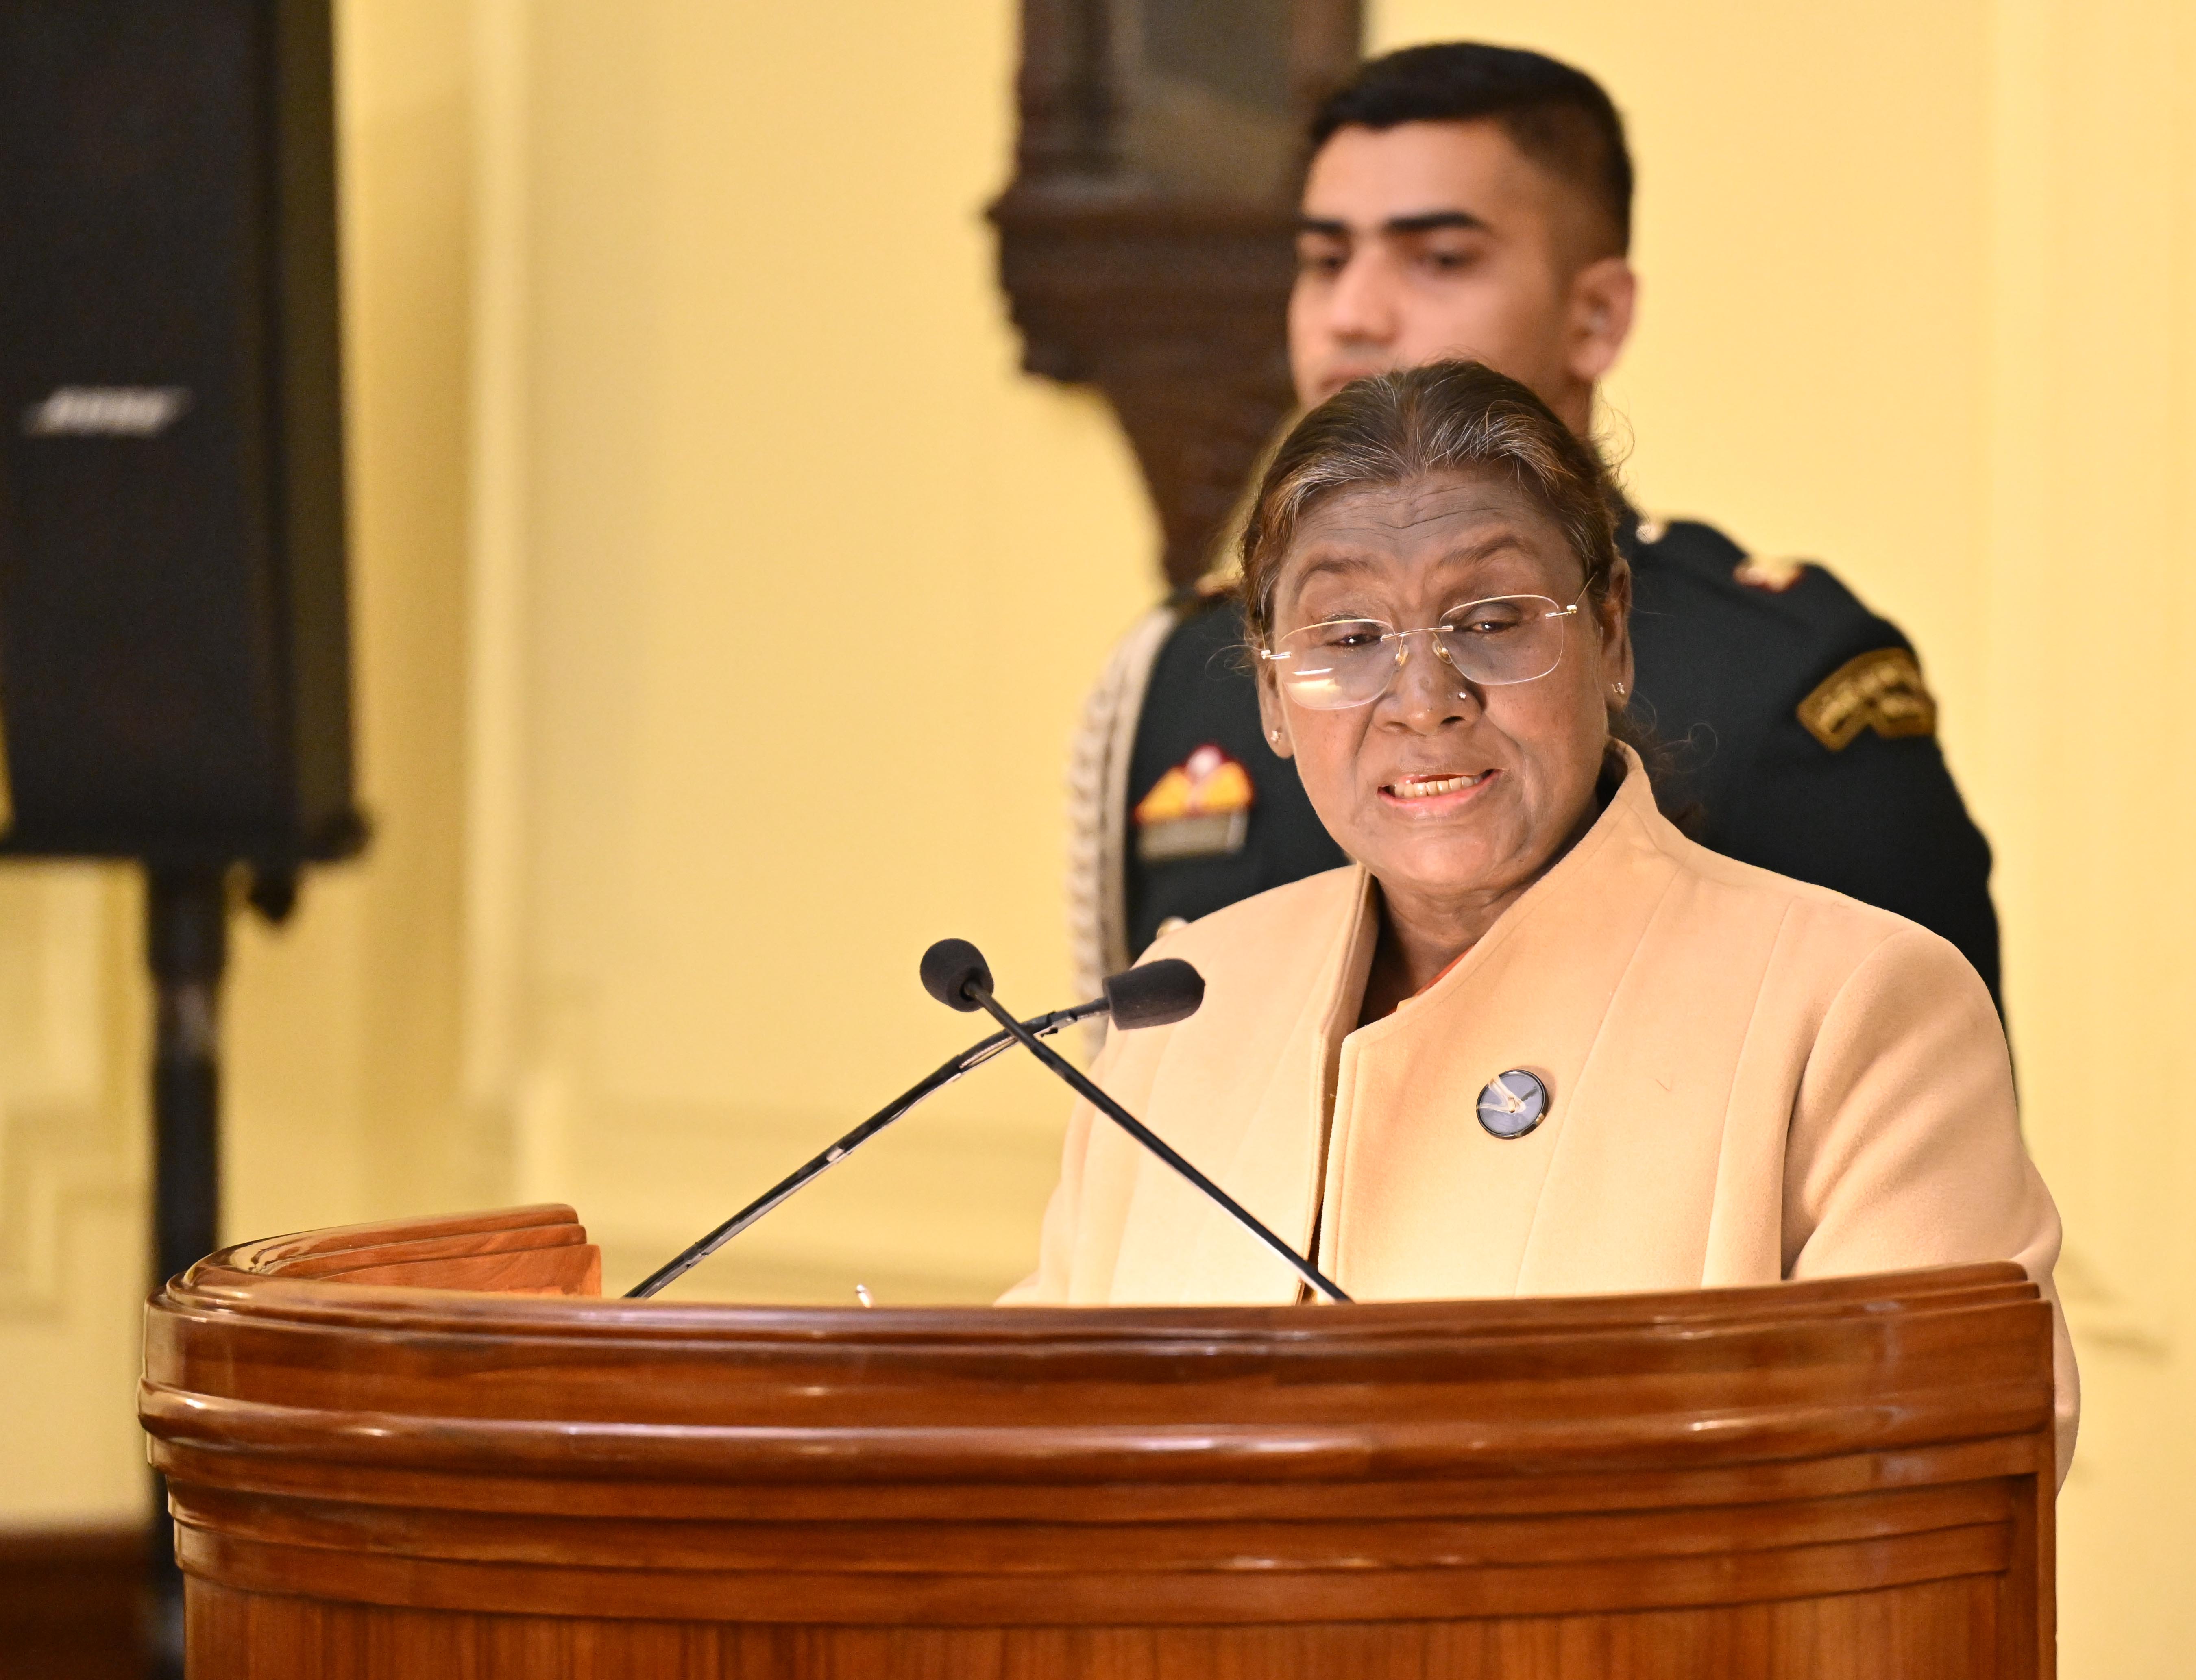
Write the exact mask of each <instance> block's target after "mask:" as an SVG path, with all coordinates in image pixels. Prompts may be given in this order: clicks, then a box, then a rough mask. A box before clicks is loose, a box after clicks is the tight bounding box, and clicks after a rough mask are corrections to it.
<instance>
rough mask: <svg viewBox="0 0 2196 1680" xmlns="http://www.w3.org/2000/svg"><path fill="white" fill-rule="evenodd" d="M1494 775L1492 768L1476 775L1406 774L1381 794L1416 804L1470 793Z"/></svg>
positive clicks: (1400, 801)
mask: <svg viewBox="0 0 2196 1680" xmlns="http://www.w3.org/2000/svg"><path fill="white" fill-rule="evenodd" d="M1493 776H1494V771H1491V770H1482V771H1480V772H1479V773H1478V774H1477V775H1476V776H1403V777H1401V778H1400V779H1399V780H1396V781H1394V782H1389V783H1387V784H1386V785H1385V786H1384V787H1383V788H1381V789H1380V796H1381V797H1382V798H1383V799H1389V800H1396V802H1397V803H1398V804H1402V805H1416V804H1419V802H1420V801H1422V800H1439V799H1443V798H1446V797H1448V796H1449V795H1452V794H1470V793H1471V792H1472V791H1473V790H1475V789H1477V788H1482V787H1484V786H1485V785H1486V784H1487V782H1488V781H1489V780H1490V779H1491V778H1492V777H1493Z"/></svg>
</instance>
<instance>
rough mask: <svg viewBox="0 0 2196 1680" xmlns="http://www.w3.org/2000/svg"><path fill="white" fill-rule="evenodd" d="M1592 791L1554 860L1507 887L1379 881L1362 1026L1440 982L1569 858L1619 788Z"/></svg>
mask: <svg viewBox="0 0 2196 1680" xmlns="http://www.w3.org/2000/svg"><path fill="white" fill-rule="evenodd" d="M1604 780H1606V778H1604ZM1594 791H1595V798H1594V800H1593V801H1592V803H1591V804H1590V805H1588V806H1587V808H1586V811H1585V813H1584V814H1583V815H1582V816H1581V817H1580V818H1579V821H1578V823H1577V826H1576V827H1575V828H1573V829H1572V830H1571V832H1570V833H1569V834H1567V835H1565V836H1564V838H1563V844H1562V845H1561V846H1557V848H1556V851H1555V853H1554V855H1553V856H1552V857H1550V858H1549V859H1548V860H1547V861H1546V863H1543V864H1541V865H1540V868H1539V869H1535V870H1534V871H1533V872H1532V873H1531V874H1530V875H1527V876H1525V877H1524V878H1523V879H1522V880H1517V881H1516V882H1514V883H1513V884H1511V885H1510V886H1506V887H1503V888H1500V889H1498V890H1496V891H1494V892H1465V893H1460V894H1458V895H1456V896H1455V897H1453V898H1452V897H1445V896H1444V897H1436V896H1433V895H1428V894H1420V893H1416V892H1411V891H1409V890H1408V889H1406V890H1404V891H1401V892H1396V891H1392V890H1390V888H1389V886H1387V885H1386V884H1384V882H1382V881H1380V880H1378V877H1375V879H1374V880H1373V895H1372V904H1373V912H1374V914H1375V915H1378V917H1379V918H1380V936H1379V942H1378V944H1376V945H1374V946H1373V948H1372V969H1371V971H1370V972H1369V973H1367V975H1366V977H1365V1001H1364V1002H1363V1003H1362V1005H1361V1006H1360V1007H1359V1009H1358V1013H1357V1024H1358V1025H1360V1026H1363V1025H1366V1024H1367V1023H1368V1022H1371V1021H1377V1020H1379V1019H1383V1018H1384V1017H1385V1016H1388V1015H1392V1014H1394V1013H1396V1007H1397V1006H1398V1005H1400V1004H1401V1003H1402V1002H1404V1000H1405V999H1407V998H1413V997H1416V996H1418V995H1419V993H1420V992H1422V991H1424V990H1425V989H1426V988H1427V987H1428V986H1430V985H1431V984H1433V983H1434V982H1435V981H1436V980H1437V979H1440V978H1441V977H1442V974H1443V973H1446V972H1447V971H1448V969H1449V968H1450V967H1453V966H1454V965H1455V964H1456V963H1457V962H1459V961H1461V960H1462V959H1463V956H1464V954H1465V952H1466V951H1468V950H1471V948H1472V947H1473V946H1474V945H1476V944H1478V943H1479V942H1480V940H1481V938H1483V937H1484V936H1485V934H1486V932H1487V931H1488V929H1489V928H1490V927H1494V924H1495V923H1496V922H1497V921H1500V920H1501V919H1502V916H1503V915H1504V913H1505V911H1507V910H1508V909H1509V908H1510V907H1511V905H1512V904H1516V903H1517V901H1518V900H1519V899H1520V898H1523V897H1524V896H1525V894H1526V893H1527V892H1529V891H1530V890H1531V889H1532V886H1533V884H1534V882H1535V881H1537V880H1540V877H1541V876H1542V875H1546V874H1547V872H1548V871H1549V870H1550V869H1553V868H1554V867H1555V866H1556V865H1557V863H1560V862H1561V861H1562V860H1563V858H1564V857H1567V856H1568V855H1569V852H1570V849H1571V848H1572V847H1573V846H1576V845H1577V844H1578V843H1579V841H1580V840H1581V839H1582V838H1583V837H1584V836H1585V834H1586V830H1587V829H1589V828H1592V826H1593V824H1594V821H1595V819H1596V818H1598V817H1599V816H1600V815H1601V813H1602V811H1603V809H1604V807H1605V806H1606V805H1607V804H1608V801H1609V796H1610V795H1612V794H1614V793H1615V785H1614V783H1609V786H1608V789H1607V792H1606V793H1604V789H1603V788H1602V787H1601V786H1597V787H1596V788H1595V790H1594Z"/></svg>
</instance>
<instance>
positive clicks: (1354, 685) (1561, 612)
mask: <svg viewBox="0 0 2196 1680" xmlns="http://www.w3.org/2000/svg"><path fill="white" fill-rule="evenodd" d="M1569 616H1571V609H1565V608H1563V607H1562V606H1560V605H1559V604H1557V603H1556V602H1555V601H1552V600H1551V599H1550V598H1548V597H1546V596H1545V595H1504V596H1500V597H1497V598H1494V599H1493V600H1488V601H1474V602H1472V603H1470V604H1469V605H1466V606H1463V607H1459V608H1458V609H1455V610H1454V611H1453V612H1451V613H1449V614H1448V615H1445V616H1444V617H1443V618H1442V621H1441V623H1440V624H1438V625H1436V626H1430V628H1429V629H1428V630H1426V631H1416V630H1410V631H1405V630H1398V629H1396V627H1395V626H1393V625H1390V624H1386V623H1384V622H1382V621H1380V620H1378V619H1372V618H1358V619H1332V620H1329V621H1326V622H1325V623H1322V624H1314V625H1309V626H1305V627H1304V628H1303V629H1302V630H1292V631H1291V632H1289V633H1288V634H1287V635H1286V636H1284V637H1282V638H1280V643H1279V644H1278V646H1277V647H1276V648H1275V649H1274V654H1275V656H1276V663H1277V665H1278V667H1279V670H1278V673H1277V674H1278V675H1279V676H1280V682H1281V686H1282V687H1283V688H1284V689H1285V690H1287V692H1288V696H1289V698H1290V699H1291V700H1292V701H1295V702H1296V703H1297V705H1299V706H1305V707H1311V708H1313V709H1314V710H1316V711H1337V710H1339V709H1341V708H1342V707H1348V706H1362V705H1365V704H1367V702H1368V701H1374V700H1378V698H1379V697H1380V696H1382V695H1383V694H1384V693H1386V692H1387V690H1388V685H1389V684H1390V683H1392V682H1393V681H1394V680H1395V678H1396V672H1397V671H1398V670H1399V669H1401V666H1402V663H1403V660H1404V657H1405V648H1406V644H1407V642H1408V641H1409V640H1410V638H1413V637H1414V636H1419V635H1423V634H1430V635H1431V636H1433V637H1434V638H1435V645H1436V647H1437V648H1438V649H1439V650H1440V653H1441V656H1442V658H1443V659H1445V660H1446V661H1448V664H1449V665H1450V666H1451V667H1453V669H1454V670H1455V672H1456V673H1457V675H1459V677H1461V678H1464V679H1465V681H1466V682H1469V683H1477V684H1482V685H1483V686H1487V687H1500V686H1503V685H1505V684H1511V683H1529V682H1531V681H1533V680H1534V678H1540V677H1545V676H1546V675H1547V674H1548V673H1549V672H1551V671H1552V670H1554V669H1555V668H1556V666H1557V661H1560V660H1561V659H1562V657H1563V621H1564V620H1565V619H1566V618H1568V617H1569Z"/></svg>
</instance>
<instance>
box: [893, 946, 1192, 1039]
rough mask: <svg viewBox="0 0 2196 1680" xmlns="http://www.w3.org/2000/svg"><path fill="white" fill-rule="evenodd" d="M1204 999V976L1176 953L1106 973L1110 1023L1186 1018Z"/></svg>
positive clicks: (1141, 1023) (1158, 1023)
mask: <svg viewBox="0 0 2196 1680" xmlns="http://www.w3.org/2000/svg"><path fill="white" fill-rule="evenodd" d="M977 960H978V961H982V959H981V958H979V959H977ZM926 961H927V959H926ZM1202 1002H1205V976H1204V975H1202V974H1200V973H1198V972H1197V970H1195V969H1194V968H1193V967H1190V966H1189V965H1188V963H1187V962H1184V961H1182V959H1181V958H1180V957H1178V956H1169V957H1163V958H1161V959H1160V960H1159V961H1157V962H1146V963H1141V964H1140V965H1138V966H1137V967H1134V968H1124V969H1123V970H1122V971H1121V972H1120V973H1118V974H1108V975H1107V977H1106V1007H1107V1009H1109V1010H1110V1011H1111V1012H1112V1016H1113V1025H1115V1026H1117V1027H1121V1028H1124V1029H1125V1030H1127V1031H1135V1030H1136V1028H1138V1027H1152V1026H1165V1025H1167V1024H1168V1023H1169V1022H1170V1021H1180V1020H1187V1019H1188V1018H1189V1017H1190V1016H1192V1015H1194V1014H1195V1013H1197V1006H1198V1005H1199V1004H1200V1003H1202Z"/></svg>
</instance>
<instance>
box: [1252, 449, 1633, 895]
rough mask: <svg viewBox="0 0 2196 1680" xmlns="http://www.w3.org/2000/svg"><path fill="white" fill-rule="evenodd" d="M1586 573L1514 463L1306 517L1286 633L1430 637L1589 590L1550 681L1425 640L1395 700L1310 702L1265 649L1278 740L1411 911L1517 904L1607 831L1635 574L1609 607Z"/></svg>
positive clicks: (1345, 838)
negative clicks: (1461, 619)
mask: <svg viewBox="0 0 2196 1680" xmlns="http://www.w3.org/2000/svg"><path fill="white" fill-rule="evenodd" d="M1584 583H1585V573H1584V569H1583V568H1582V567H1581V565H1580V563H1579V562H1578V561H1577V560H1576V559H1575V557H1573V556H1572V554H1571V552H1570V549H1569V545H1568V544H1567V543H1566V542H1565V540H1564V539H1563V534H1562V532H1561V531H1560V530H1559V529H1558V528H1557V527H1556V525H1555V524H1554V523H1553V522H1552V521H1551V520H1549V519H1548V518H1547V517H1546V516H1545V515H1543V514H1542V513H1540V511H1539V510H1538V509H1537V508H1535V507H1534V505H1532V503H1531V502H1530V501H1529V499H1527V497H1526V496H1525V495H1524V494H1523V492H1522V491H1520V490H1519V489H1518V488H1517V487H1516V485H1515V484H1514V483H1512V482H1511V481H1510V479H1509V477H1508V476H1507V475H1506V474H1494V473H1485V474H1480V473H1474V474H1471V475H1462V474H1445V475H1442V476H1437V477H1434V478H1429V479H1424V480H1420V481H1419V482H1416V483H1413V484H1409V485H1405V486H1401V487H1394V488H1370V489H1365V490H1360V491H1353V492H1349V493H1347V494H1343V495H1339V496H1337V497H1335V498H1334V499H1332V500H1331V501H1328V502H1326V503H1323V504H1321V505H1319V506H1317V507H1315V509H1314V510H1313V511H1312V513H1311V515H1310V516H1309V517H1308V518H1306V519H1305V520H1304V522H1303V525H1302V527H1301V528H1300V529H1299V531H1298V533H1297V539H1296V541H1295V542H1294V543H1293V544H1292V546H1291V548H1290V551H1289V553H1288V555H1287V557H1286V560H1285V561H1284V562H1283V564H1282V567H1281V569H1280V576H1279V579H1278V582H1277V585H1276V588H1275V591H1274V636H1275V638H1276V640H1277V641H1278V640H1279V639H1280V638H1281V637H1283V636H1285V635H1286V634H1287V633H1288V632H1291V631H1292V630H1300V629H1303V628H1304V627H1305V626H1309V625H1314V624H1318V623H1321V622H1324V621H1331V620H1335V619H1350V618H1366V619H1380V620H1384V621H1386V622H1387V623H1388V624H1389V625H1390V626H1395V627H1396V628H1398V629H1414V628H1417V627H1418V626H1423V625H1432V624H1437V623H1440V622H1442V620H1443V618H1444V617H1445V615H1448V613H1450V612H1451V611H1452V609H1455V608H1457V607H1459V606H1461V605H1464V604H1465V603H1470V602H1473V601H1477V600H1482V599H1485V598H1488V597H1490V596H1506V595H1541V596H1546V597H1547V598H1549V599H1550V600H1551V601H1552V602H1554V603H1557V604H1558V605H1563V604H1568V603H1570V602H1571V601H1573V600H1580V601H1581V610H1580V612H1579V613H1578V614H1577V615H1575V617H1572V618H1569V619H1565V620H1562V621H1558V622H1557V626H1555V627H1556V628H1557V629H1558V630H1559V632H1560V636H1561V650H1560V653H1559V655H1557V665H1556V667H1555V668H1554V669H1553V670H1552V671H1550V672H1549V673H1547V674H1546V676H1543V677H1540V678H1534V680H1532V681H1530V682H1519V683H1505V684H1494V685H1488V686H1483V687H1482V686H1481V685H1479V684H1475V683H1471V682H1467V681H1465V680H1464V679H1462V678H1459V676H1458V674H1457V673H1456V672H1455V671H1454V670H1453V668H1452V667H1450V666H1448V664H1446V663H1444V662H1443V661H1442V660H1441V659H1439V658H1438V657H1436V656H1435V655H1434V652H1433V649H1432V645H1431V642H1430V638H1425V637H1419V638H1413V639H1412V640H1411V641H1410V642H1409V643H1408V644H1407V649H1408V652H1407V658H1406V659H1405V660H1404V662H1403V666H1402V669H1401V673H1399V674H1398V675H1397V677H1396V680H1395V682H1394V684H1392V686H1390V689H1389V690H1388V691H1387V693H1386V694H1384V695H1383V696H1381V697H1380V698H1379V699H1378V700H1376V701H1372V702H1371V703H1369V704H1367V705H1361V706H1355V707H1347V708H1345V709H1342V710H1337V711H1322V710H1315V709H1312V708H1309V707H1303V706H1300V705H1298V704H1297V703H1296V702H1295V701H1292V700H1291V699H1290V698H1289V696H1288V695H1287V693H1286V690H1283V689H1282V688H1281V687H1280V685H1279V684H1278V683H1277V681H1276V680H1275V678H1274V666H1273V665H1272V664H1271V663H1270V662H1267V661H1261V664H1262V667H1263V668H1262V670H1261V673H1260V681H1259V702H1260V705H1261V707H1263V711H1264V714H1265V723H1266V728H1267V730H1268V739H1272V738H1273V737H1274V735H1275V734H1276V733H1278V736H1279V739H1278V741H1276V742H1275V748H1276V750H1277V751H1279V752H1280V753H1281V754H1282V755H1283V756H1284V757H1293V758H1294V759H1296V761H1297V771H1298V772H1299V773H1300V774H1301V775H1302V776H1303V785H1304V792H1305V793H1306V794H1309V796H1310V799H1311V803H1312V808H1313V809H1314V810H1315V811H1317V812H1318V813H1319V817H1320V822H1322V823H1325V824H1326V828H1327V832H1328V833H1330V834H1332V835H1333V836H1334V838H1335V840H1336V842H1337V843H1338V844H1339V845H1340V846H1341V847H1342V848H1343V850H1344V851H1345V852H1348V853H1349V855H1350V856H1351V857H1355V858H1356V859H1358V860H1359V861H1360V862H1361V863H1364V864H1365V865H1366V866H1367V868H1369V869H1371V870H1372V873H1373V875H1375V876H1376V877H1377V878H1378V880H1379V882H1380V884H1381V887H1382V890H1383V892H1384V893H1385V894H1387V896H1388V897H1389V898H1390V900H1391V901H1392V903H1393V906H1394V908H1396V909H1399V910H1408V911H1411V912H1413V913H1418V914H1423V915H1431V916H1434V917H1452V916H1456V915H1464V916H1467V917H1470V918H1471V919H1473V920H1478V919H1481V918H1482V916H1483V915H1492V914H1499V912H1500V909H1501V907H1502V906H1503V905H1505V904H1507V903H1508V901H1509V900H1510V899H1511V898H1514V897H1515V896H1516V895H1517V894H1518V893H1520V892H1523V891H1524V889H1525V888H1526V887H1528V886H1530V885H1531V884H1532V882H1533V881H1534V880H1535V879H1537V878H1538V877H1539V875H1540V873H1541V871H1542V870H1544V869H1546V868H1547V867H1548V865H1549V864H1550V863H1552V862H1553V861H1554V860H1555V859H1556V858H1557V857H1558V856H1559V855H1560V854H1561V853H1562V852H1563V850H1564V848H1565V847H1566V846H1568V845H1569V842H1570V841H1571V840H1573V839H1574V838H1575V836H1576V835H1578V834H1581V833H1582V832H1584V830H1585V828H1586V826H1587V825H1588V824H1589V823H1591V821H1592V816H1593V813H1594V811H1595V805H1594V801H1593V788H1594V783H1595V781H1596V780H1597V778H1598V776H1599V774H1600V771H1601V764H1602V755H1603V753H1604V748H1605V747H1606V745H1607V742H1608V740H1609V701H1610V697H1611V691H1612V687H1613V685H1614V684H1617V683H1623V684H1627V686H1628V685H1629V684H1630V682H1631V679H1632V669H1631V663H1632V658H1631V648H1630V643H1629V641H1628V639H1627V636H1626V632H1625V626H1624V611H1625V608H1626V606H1627V603H1628V597H1629V578H1628V576H1624V575H1620V576H1619V577H1618V578H1617V579H1616V580H1615V584H1614V586H1613V588H1612V591H1611V597H1612V598H1611V599H1610V601H1609V603H1608V604H1607V605H1606V607H1604V608H1602V609H1597V608H1596V607H1595V606H1594V604H1593V603H1592V601H1591V600H1590V599H1582V598H1581V589H1582V587H1583V586H1584Z"/></svg>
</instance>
